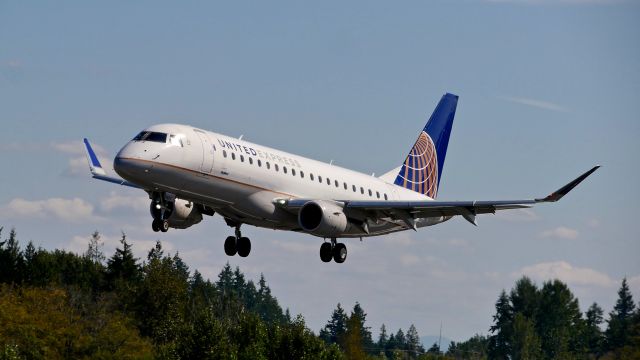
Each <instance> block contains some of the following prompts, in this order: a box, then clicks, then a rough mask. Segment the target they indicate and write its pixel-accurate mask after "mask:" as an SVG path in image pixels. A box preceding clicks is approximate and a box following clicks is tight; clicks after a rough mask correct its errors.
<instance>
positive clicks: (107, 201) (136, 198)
mask: <svg viewBox="0 0 640 360" xmlns="http://www.w3.org/2000/svg"><path fill="white" fill-rule="evenodd" d="M150 201H151V200H149V197H147V196H145V195H140V194H136V195H129V196H127V195H126V194H123V192H122V191H120V192H116V191H111V193H110V194H109V197H106V198H103V199H102V200H101V201H100V208H101V209H102V210H103V211H113V210H120V209H130V210H133V211H135V212H148V211H149V204H150Z"/></svg>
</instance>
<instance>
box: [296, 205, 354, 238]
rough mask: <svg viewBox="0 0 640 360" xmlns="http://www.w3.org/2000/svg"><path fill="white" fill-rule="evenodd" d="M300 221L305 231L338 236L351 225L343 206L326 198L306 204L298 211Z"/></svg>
mask: <svg viewBox="0 0 640 360" xmlns="http://www.w3.org/2000/svg"><path fill="white" fill-rule="evenodd" d="M298 223H299V224H300V227H302V229H304V230H305V231H307V232H309V233H312V234H315V235H319V236H326V237H337V236H339V235H340V234H343V233H344V232H345V231H346V230H347V228H348V227H349V220H347V215H346V214H345V213H344V210H343V209H342V206H340V205H339V204H337V203H335V202H331V201H324V200H314V201H309V202H307V203H306V204H304V205H303V206H302V208H301V209H300V212H299V213H298Z"/></svg>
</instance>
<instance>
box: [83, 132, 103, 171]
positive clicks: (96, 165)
mask: <svg viewBox="0 0 640 360" xmlns="http://www.w3.org/2000/svg"><path fill="white" fill-rule="evenodd" d="M84 148H85V150H86V151H87V160H88V161H89V170H91V174H93V175H101V176H105V175H107V173H106V172H105V171H104V169H103V168H102V165H100V161H99V160H98V157H97V156H96V152H95V151H93V148H92V147H91V144H89V140H87V138H85V139H84Z"/></svg>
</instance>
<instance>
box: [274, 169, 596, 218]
mask: <svg viewBox="0 0 640 360" xmlns="http://www.w3.org/2000/svg"><path fill="white" fill-rule="evenodd" d="M599 167H600V166H594V167H593V168H591V169H590V170H589V171H587V172H585V173H584V174H582V175H580V176H579V177H577V178H576V179H575V180H573V181H571V182H570V183H568V184H567V185H565V186H563V187H561V188H560V189H558V190H556V191H554V192H552V193H551V194H549V195H547V196H545V197H543V198H537V199H536V198H534V199H525V200H489V201H439V200H429V201H368V200H364V201H362V200H354V201H350V200H345V201H338V202H339V203H341V204H344V211H345V213H346V214H347V216H349V212H350V211H351V212H365V213H367V214H368V216H367V217H369V218H374V219H375V218H383V217H390V218H393V219H398V220H402V221H403V222H404V223H405V224H407V226H409V227H411V228H412V229H414V230H416V229H417V226H416V221H415V220H416V219H420V218H428V217H439V216H455V215H460V216H462V217H464V218H465V219H466V220H467V221H469V222H470V223H472V224H473V225H476V226H477V225H478V223H477V222H476V215H478V214H488V213H492V214H493V213H495V212H496V211H498V210H509V209H521V208H528V207H531V206H532V205H534V204H537V203H543V202H556V201H558V200H560V199H561V198H562V197H564V196H565V195H567V194H568V193H569V191H571V190H572V189H573V188H575V187H576V186H578V184H580V183H581V182H582V181H583V180H584V179H586V178H587V177H588V176H589V175H591V174H592V173H593V172H594V171H596V170H598V168H599ZM308 201H310V200H309V199H291V200H283V199H280V200H278V201H277V202H278V204H279V205H281V206H284V207H286V208H287V209H290V210H293V211H297V210H299V209H300V208H301V207H302V206H303V205H304V204H306V203H307V202H308Z"/></svg>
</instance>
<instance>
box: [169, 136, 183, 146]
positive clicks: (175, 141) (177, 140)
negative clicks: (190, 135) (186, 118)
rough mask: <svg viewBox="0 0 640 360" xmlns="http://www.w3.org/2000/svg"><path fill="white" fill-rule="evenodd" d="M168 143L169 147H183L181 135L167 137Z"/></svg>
mask: <svg viewBox="0 0 640 360" xmlns="http://www.w3.org/2000/svg"><path fill="white" fill-rule="evenodd" d="M169 143H170V144H171V145H175V146H180V147H184V145H183V144H182V135H169Z"/></svg>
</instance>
